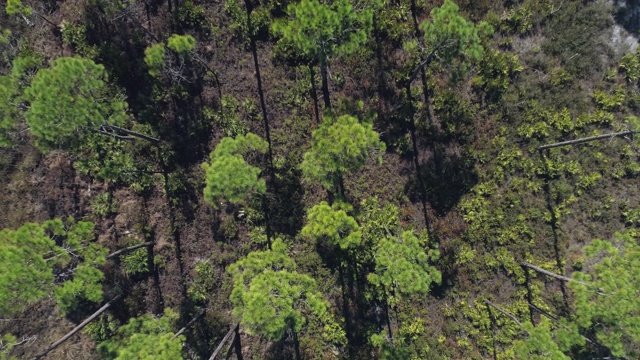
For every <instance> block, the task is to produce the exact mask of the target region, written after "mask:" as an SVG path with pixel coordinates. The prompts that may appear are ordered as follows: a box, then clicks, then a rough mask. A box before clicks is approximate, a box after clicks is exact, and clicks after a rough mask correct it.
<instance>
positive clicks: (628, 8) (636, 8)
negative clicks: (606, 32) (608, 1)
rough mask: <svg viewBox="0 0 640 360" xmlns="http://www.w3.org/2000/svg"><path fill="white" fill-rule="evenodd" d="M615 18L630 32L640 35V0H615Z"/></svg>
mask: <svg viewBox="0 0 640 360" xmlns="http://www.w3.org/2000/svg"><path fill="white" fill-rule="evenodd" d="M613 3H614V9H615V10H614V18H615V20H616V22H617V23H618V24H619V25H621V26H622V27H623V28H624V29H625V30H627V31H628V32H629V33H631V34H633V35H635V36H640V0H615V1H614V2H613Z"/></svg>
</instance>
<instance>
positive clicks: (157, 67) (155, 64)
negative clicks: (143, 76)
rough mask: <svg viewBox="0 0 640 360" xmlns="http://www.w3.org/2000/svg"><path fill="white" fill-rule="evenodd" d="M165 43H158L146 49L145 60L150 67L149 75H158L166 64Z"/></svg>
mask: <svg viewBox="0 0 640 360" xmlns="http://www.w3.org/2000/svg"><path fill="white" fill-rule="evenodd" d="M164 59H165V51H164V44H162V43H158V44H153V45H151V46H148V47H147V48H146V49H144V62H145V64H147V66H148V67H149V75H151V76H153V77H157V76H158V75H159V74H160V71H162V67H163V66H164Z"/></svg>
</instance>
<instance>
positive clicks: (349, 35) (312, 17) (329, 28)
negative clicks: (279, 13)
mask: <svg viewBox="0 0 640 360" xmlns="http://www.w3.org/2000/svg"><path fill="white" fill-rule="evenodd" d="M287 13H288V15H289V19H287V20H281V21H276V22H275V23H274V24H273V26H272V29H273V31H274V32H275V33H276V34H278V35H280V36H282V39H281V40H280V42H281V45H282V46H285V47H292V48H293V50H294V52H295V53H296V54H298V55H303V56H304V57H306V58H307V59H309V60H310V61H318V60H322V59H328V58H330V57H331V56H332V55H333V54H335V53H338V54H341V53H342V54H348V53H351V52H353V51H354V50H355V49H356V48H358V47H359V46H361V45H362V44H364V43H365V42H366V40H367V36H368V34H369V32H370V31H371V28H372V23H373V8H372V7H369V8H367V9H365V10H361V11H359V12H357V11H356V10H355V9H354V8H353V5H352V4H351V3H350V2H349V1H347V0H338V1H334V2H332V3H331V4H324V3H321V2H320V1H318V0H302V1H300V2H299V3H292V4H289V6H288V7H287Z"/></svg>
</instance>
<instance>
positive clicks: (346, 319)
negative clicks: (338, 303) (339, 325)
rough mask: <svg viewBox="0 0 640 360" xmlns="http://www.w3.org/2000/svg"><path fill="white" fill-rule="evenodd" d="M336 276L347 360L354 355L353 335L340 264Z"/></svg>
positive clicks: (342, 270)
mask: <svg viewBox="0 0 640 360" xmlns="http://www.w3.org/2000/svg"><path fill="white" fill-rule="evenodd" d="M338 276H339V277H340V289H341V290H342V315H343V316H344V327H345V333H346V335H347V342H348V344H347V346H348V347H349V358H350V359H353V357H354V354H353V349H352V346H351V344H352V342H353V333H352V330H351V315H350V313H349V302H348V298H349V297H348V294H347V289H346V286H345V283H344V269H343V266H342V264H340V265H338Z"/></svg>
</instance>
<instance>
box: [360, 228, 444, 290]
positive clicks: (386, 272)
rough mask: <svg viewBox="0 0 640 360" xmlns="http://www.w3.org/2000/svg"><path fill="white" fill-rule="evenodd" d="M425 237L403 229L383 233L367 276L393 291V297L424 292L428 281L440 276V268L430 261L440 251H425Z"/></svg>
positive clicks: (370, 280)
mask: <svg viewBox="0 0 640 360" xmlns="http://www.w3.org/2000/svg"><path fill="white" fill-rule="evenodd" d="M426 245H427V244H426V241H424V239H420V238H418V237H417V236H415V235H414V233H413V231H410V230H408V231H405V232H403V233H402V235H401V237H398V236H387V237H385V238H382V239H380V241H379V242H378V245H377V248H376V250H375V272H373V273H371V274H369V276H368V280H369V282H371V283H372V284H373V285H375V286H382V287H384V289H385V291H386V292H387V295H390V294H391V292H392V291H393V292H394V293H395V297H396V299H390V302H393V301H395V300H397V298H402V297H404V296H406V295H411V294H415V293H419V294H425V293H427V292H428V291H429V289H430V288H431V284H432V283H436V284H439V283H440V282H441V280H442V275H441V274H440V272H439V271H438V270H437V269H436V268H435V267H434V266H433V265H431V264H432V263H433V262H434V261H436V260H437V259H438V258H439V257H440V254H439V252H438V251H437V250H429V251H425V246H426Z"/></svg>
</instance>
